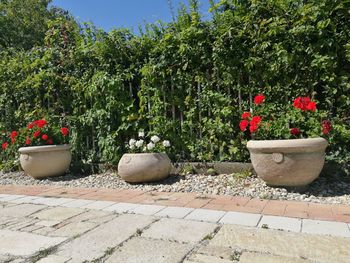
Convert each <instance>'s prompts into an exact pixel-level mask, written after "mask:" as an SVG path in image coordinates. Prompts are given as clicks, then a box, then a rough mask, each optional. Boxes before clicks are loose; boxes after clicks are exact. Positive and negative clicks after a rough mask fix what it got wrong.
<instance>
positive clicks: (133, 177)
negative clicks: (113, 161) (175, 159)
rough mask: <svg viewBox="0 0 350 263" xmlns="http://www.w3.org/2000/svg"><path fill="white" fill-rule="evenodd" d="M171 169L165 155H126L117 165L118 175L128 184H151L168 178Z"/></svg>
mask: <svg viewBox="0 0 350 263" xmlns="http://www.w3.org/2000/svg"><path fill="white" fill-rule="evenodd" d="M171 168H172V165H171V161H170V159H169V157H168V155H167V154H166V153H127V154H124V155H123V156H122V158H121V159H120V161H119V163H118V174H119V175H120V177H121V178H122V179H123V180H125V181H126V182H129V183H144V182H153V181H159V180H162V179H164V178H166V177H168V176H169V174H170V171H171Z"/></svg>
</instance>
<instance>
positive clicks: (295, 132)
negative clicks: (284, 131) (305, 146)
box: [290, 128, 301, 136]
mask: <svg viewBox="0 0 350 263" xmlns="http://www.w3.org/2000/svg"><path fill="white" fill-rule="evenodd" d="M300 133H301V132H300V130H299V129H298V128H291V129H290V134H292V135H294V136H299V135H300Z"/></svg>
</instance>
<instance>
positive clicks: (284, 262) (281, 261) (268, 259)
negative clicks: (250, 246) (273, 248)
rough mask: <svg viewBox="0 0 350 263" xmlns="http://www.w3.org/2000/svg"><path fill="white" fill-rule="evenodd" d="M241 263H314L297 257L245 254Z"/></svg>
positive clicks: (241, 258)
mask: <svg viewBox="0 0 350 263" xmlns="http://www.w3.org/2000/svg"><path fill="white" fill-rule="evenodd" d="M239 262H240V263H257V262H263V263H313V262H312V261H309V260H306V259H301V258H297V255H296V257H293V258H291V257H281V256H274V255H267V254H261V253H252V252H243V253H242V255H241V257H240V259H239Z"/></svg>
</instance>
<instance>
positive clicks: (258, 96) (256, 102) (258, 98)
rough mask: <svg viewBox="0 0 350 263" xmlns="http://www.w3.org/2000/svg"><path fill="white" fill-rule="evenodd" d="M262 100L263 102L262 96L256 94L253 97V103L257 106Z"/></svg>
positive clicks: (263, 97)
mask: <svg viewBox="0 0 350 263" xmlns="http://www.w3.org/2000/svg"><path fill="white" fill-rule="evenodd" d="M264 100H265V96H264V95H263V94H258V95H256V96H255V97H254V103H255V104H256V105H259V104H261V103H263V102H264Z"/></svg>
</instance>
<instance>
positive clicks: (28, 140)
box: [26, 137, 31, 145]
mask: <svg viewBox="0 0 350 263" xmlns="http://www.w3.org/2000/svg"><path fill="white" fill-rule="evenodd" d="M30 143H31V141H30V139H29V138H28V137H27V139H26V145H30Z"/></svg>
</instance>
